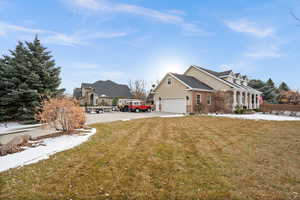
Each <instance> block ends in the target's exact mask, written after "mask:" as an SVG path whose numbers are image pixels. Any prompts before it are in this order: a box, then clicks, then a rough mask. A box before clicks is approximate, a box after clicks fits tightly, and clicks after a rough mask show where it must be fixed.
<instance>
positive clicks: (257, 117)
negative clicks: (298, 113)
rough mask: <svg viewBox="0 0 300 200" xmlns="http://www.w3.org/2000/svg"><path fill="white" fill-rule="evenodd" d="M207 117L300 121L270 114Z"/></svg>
mask: <svg viewBox="0 0 300 200" xmlns="http://www.w3.org/2000/svg"><path fill="white" fill-rule="evenodd" d="M208 115H209V116H216V117H229V118H239V119H252V120H270V121H300V118H299V117H289V116H280V115H270V114H261V113H256V114H245V115H238V114H218V115H216V114H208Z"/></svg>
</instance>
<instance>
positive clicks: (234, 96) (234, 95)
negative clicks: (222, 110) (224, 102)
mask: <svg viewBox="0 0 300 200" xmlns="http://www.w3.org/2000/svg"><path fill="white" fill-rule="evenodd" d="M236 105H237V102H236V90H233V105H232V106H233V111H234V110H235V107H236Z"/></svg>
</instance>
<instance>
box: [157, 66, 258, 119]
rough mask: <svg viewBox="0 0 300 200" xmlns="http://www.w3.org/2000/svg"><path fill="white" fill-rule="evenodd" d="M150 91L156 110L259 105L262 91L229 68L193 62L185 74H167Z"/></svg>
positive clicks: (228, 109)
mask: <svg viewBox="0 0 300 200" xmlns="http://www.w3.org/2000/svg"><path fill="white" fill-rule="evenodd" d="M153 94H154V103H155V107H156V111H162V112H171V113H197V112H205V113H208V112H225V113H230V112H233V111H234V110H235V109H236V107H237V106H240V107H244V108H248V109H257V108H259V105H260V101H259V100H260V95H261V92H259V91H257V90H255V89H253V88H251V87H249V86H248V79H247V77H246V76H242V75H241V74H239V73H236V74H235V73H233V71H232V70H228V71H224V72H215V71H212V70H208V69H205V68H202V67H198V66H195V65H192V66H191V67H189V68H188V69H187V70H186V72H185V73H184V74H176V73H168V74H167V75H166V76H165V77H164V78H163V79H162V81H161V82H160V83H159V85H158V86H157V87H156V88H155V89H154V91H153Z"/></svg>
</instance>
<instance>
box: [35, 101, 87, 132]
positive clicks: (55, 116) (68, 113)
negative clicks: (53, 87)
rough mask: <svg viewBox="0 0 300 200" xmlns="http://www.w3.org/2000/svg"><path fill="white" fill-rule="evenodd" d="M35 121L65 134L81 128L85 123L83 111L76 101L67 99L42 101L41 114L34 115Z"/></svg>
mask: <svg viewBox="0 0 300 200" xmlns="http://www.w3.org/2000/svg"><path fill="white" fill-rule="evenodd" d="M36 119H37V120H39V121H41V122H43V123H48V125H49V126H51V127H53V128H55V129H56V130H61V131H63V132H67V133H70V132H72V131H74V130H75V129H77V128H82V127H83V126H84V124H85V122H86V118H85V113H84V110H83V109H82V108H81V107H80V106H79V103H78V102H77V101H76V100H73V99H69V98H53V99H50V100H45V101H43V102H42V109H41V112H39V113H38V114H37V115H36Z"/></svg>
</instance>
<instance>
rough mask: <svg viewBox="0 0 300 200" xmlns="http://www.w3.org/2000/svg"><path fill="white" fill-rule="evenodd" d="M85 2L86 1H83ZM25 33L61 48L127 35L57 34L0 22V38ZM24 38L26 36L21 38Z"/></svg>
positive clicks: (113, 33) (94, 33) (101, 33)
mask: <svg viewBox="0 0 300 200" xmlns="http://www.w3.org/2000/svg"><path fill="white" fill-rule="evenodd" d="M85 1H86V0H85ZM12 32H15V33H27V34H39V36H40V38H41V39H42V40H43V41H44V42H45V43H48V44H56V45H63V46H73V47H74V46H78V45H86V44H89V41H91V40H95V39H109V38H116V37H124V36H126V35H128V33H127V32H112V31H107V32H104V31H101V32H99V31H98V32H90V31H77V32H75V33H72V34H65V33H59V32H56V31H51V30H42V29H34V28H27V27H24V26H19V25H14V24H10V23H7V22H3V21H2V22H1V21H0V36H6V35H7V34H8V33H12ZM22 37H23V38H26V36H24V35H23V36H22Z"/></svg>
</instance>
